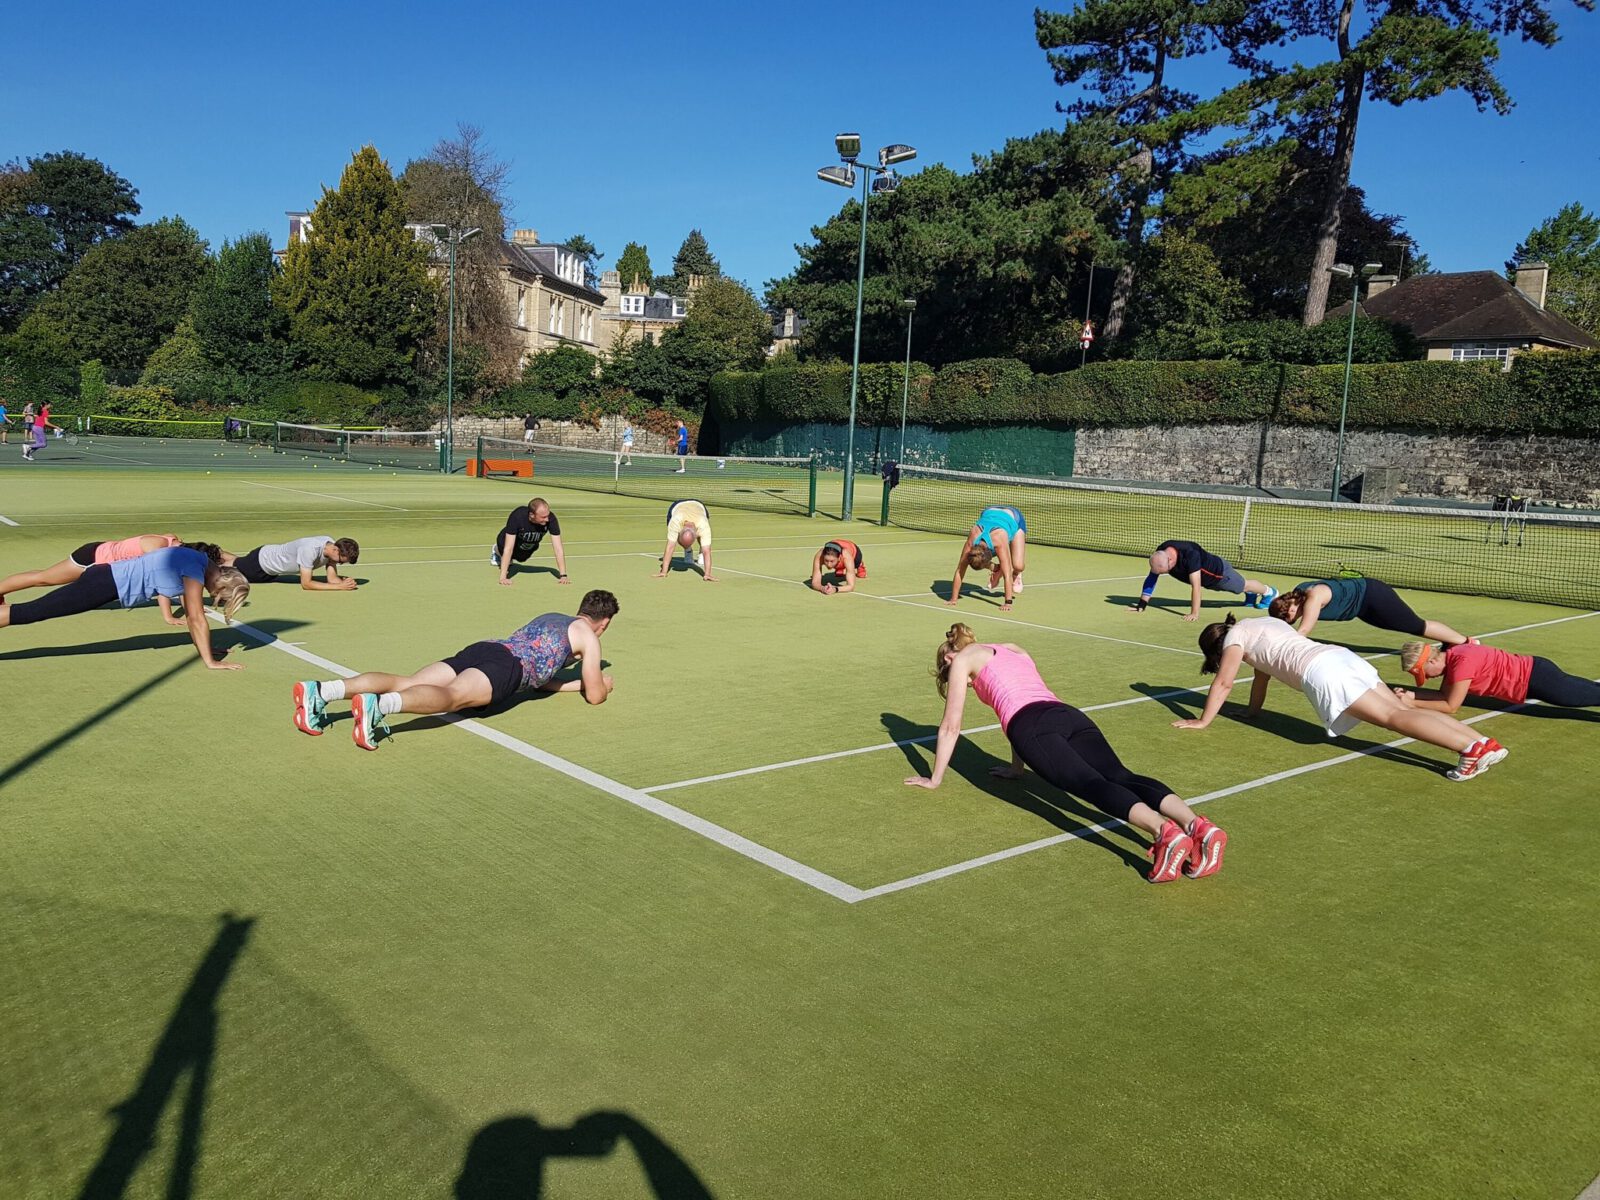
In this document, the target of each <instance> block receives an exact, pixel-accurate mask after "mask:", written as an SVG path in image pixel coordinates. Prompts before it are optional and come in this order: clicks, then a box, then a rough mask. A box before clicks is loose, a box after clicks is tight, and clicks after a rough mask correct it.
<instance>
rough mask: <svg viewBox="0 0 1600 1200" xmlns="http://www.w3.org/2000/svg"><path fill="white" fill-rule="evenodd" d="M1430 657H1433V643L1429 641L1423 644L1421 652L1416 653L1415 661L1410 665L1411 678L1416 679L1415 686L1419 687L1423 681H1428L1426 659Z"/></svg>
mask: <svg viewBox="0 0 1600 1200" xmlns="http://www.w3.org/2000/svg"><path fill="white" fill-rule="evenodd" d="M1432 657H1433V643H1432V642H1429V643H1428V644H1427V645H1425V646H1423V648H1422V653H1421V654H1419V655H1417V661H1416V662H1414V663H1413V664H1412V665H1411V678H1413V679H1415V680H1416V681H1417V686H1418V687H1421V686H1422V685H1423V684H1424V683H1426V682H1427V681H1428V675H1427V666H1428V659H1430V658H1432Z"/></svg>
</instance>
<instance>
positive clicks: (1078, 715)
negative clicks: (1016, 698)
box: [1006, 701, 1173, 821]
mask: <svg viewBox="0 0 1600 1200" xmlns="http://www.w3.org/2000/svg"><path fill="white" fill-rule="evenodd" d="M1006 736H1007V737H1008V738H1010V739H1011V746H1012V749H1014V750H1015V751H1016V752H1017V753H1018V754H1019V755H1020V756H1021V757H1022V761H1023V762H1025V763H1027V764H1028V766H1030V767H1032V768H1033V770H1034V772H1035V773H1036V774H1037V775H1038V776H1039V777H1040V778H1041V779H1044V780H1046V781H1047V782H1049V783H1051V784H1053V785H1055V786H1056V787H1058V788H1060V789H1061V790H1062V791H1064V792H1066V793H1068V794H1069V795H1072V796H1076V797H1077V798H1078V799H1080V800H1085V801H1087V802H1088V803H1090V804H1092V805H1094V806H1095V807H1096V808H1098V809H1099V810H1100V811H1101V812H1103V813H1108V814H1110V815H1111V816H1113V817H1117V818H1119V819H1121V820H1124V821H1126V820H1127V819H1128V813H1129V812H1130V811H1132V809H1133V806H1134V805H1135V804H1139V803H1141V802H1142V803H1144V804H1148V805H1149V806H1150V807H1151V808H1154V809H1157V810H1159V809H1160V806H1161V801H1162V800H1164V799H1165V798H1166V797H1168V796H1170V795H1172V794H1173V791H1172V789H1171V788H1169V787H1168V786H1167V785H1166V784H1164V783H1162V782H1161V781H1160V780H1159V779H1152V778H1150V777H1149V776H1148V775H1135V774H1134V773H1133V772H1132V771H1130V770H1128V768H1127V767H1125V766H1123V765H1122V760H1121V759H1119V758H1118V757H1117V752H1116V751H1115V750H1113V749H1112V748H1111V743H1109V742H1107V741H1106V737H1105V734H1103V733H1101V732H1100V727H1099V726H1098V725H1096V724H1095V723H1094V722H1093V721H1091V720H1090V719H1089V718H1088V717H1087V716H1085V715H1084V714H1083V713H1082V712H1080V711H1078V710H1077V709H1076V708H1073V707H1072V706H1071V705H1070V704H1061V703H1059V702H1057V703H1051V702H1049V701H1041V702H1040V703H1038V704H1030V705H1028V706H1027V707H1026V708H1024V709H1023V710H1022V711H1021V712H1019V713H1018V714H1017V715H1016V716H1014V717H1012V718H1011V727H1010V728H1009V729H1008V730H1007V731H1006Z"/></svg>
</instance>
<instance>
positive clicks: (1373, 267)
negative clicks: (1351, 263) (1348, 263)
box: [1361, 263, 1383, 279]
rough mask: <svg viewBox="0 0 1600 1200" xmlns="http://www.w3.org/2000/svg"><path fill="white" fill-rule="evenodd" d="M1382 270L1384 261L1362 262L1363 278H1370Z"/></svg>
mask: <svg viewBox="0 0 1600 1200" xmlns="http://www.w3.org/2000/svg"><path fill="white" fill-rule="evenodd" d="M1381 270H1383V264H1382V263H1362V264H1361V277H1362V278H1363V279H1370V278H1371V277H1372V276H1374V275H1376V274H1377V273H1378V272H1379V271H1381Z"/></svg>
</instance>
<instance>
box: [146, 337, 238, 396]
mask: <svg viewBox="0 0 1600 1200" xmlns="http://www.w3.org/2000/svg"><path fill="white" fill-rule="evenodd" d="M139 386H141V387H160V388H166V389H167V390H168V391H169V392H171V393H172V396H173V399H175V400H176V401H177V402H178V403H179V404H180V405H182V406H183V407H185V408H205V407H207V406H209V405H211V404H215V403H217V402H218V401H219V400H224V399H226V398H227V396H226V393H227V391H228V386H227V380H226V378H225V377H224V376H223V375H222V374H221V373H220V372H219V371H218V370H217V369H216V368H215V367H214V366H213V365H212V364H211V362H210V361H208V359H207V357H206V354H205V351H204V350H203V349H202V348H201V344H200V338H199V336H198V335H197V334H196V333H195V328H194V321H193V320H192V319H189V318H185V319H184V320H183V321H181V322H179V324H178V327H177V328H176V329H175V330H173V331H172V336H171V337H169V338H168V339H167V340H166V341H164V342H162V343H161V345H160V346H158V347H156V350H155V352H154V353H153V354H151V355H150V358H149V361H147V362H146V363H145V365H144V370H143V371H142V372H141V373H140V375H139Z"/></svg>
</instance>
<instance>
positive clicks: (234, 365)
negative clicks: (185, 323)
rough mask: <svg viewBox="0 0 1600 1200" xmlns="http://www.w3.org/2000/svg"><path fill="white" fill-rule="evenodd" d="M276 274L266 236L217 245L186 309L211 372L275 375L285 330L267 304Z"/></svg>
mask: <svg viewBox="0 0 1600 1200" xmlns="http://www.w3.org/2000/svg"><path fill="white" fill-rule="evenodd" d="M277 275H278V262H277V259H276V258H275V257H274V255H273V253H272V241H271V239H270V238H268V236H267V235H266V234H264V233H247V234H245V236H243V237H242V238H240V239H239V240H238V241H236V242H224V243H223V244H222V249H221V250H220V251H218V252H217V258H216V264H215V266H214V267H213V269H212V270H211V271H210V272H209V273H208V274H207V275H206V277H205V278H204V279H203V280H202V281H201V283H200V286H199V287H198V288H196V289H195V294H194V299H193V301H192V302H191V304H190V308H189V315H190V317H191V318H192V332H193V334H194V337H195V339H196V343H197V345H198V346H199V349H200V352H201V353H202V354H203V355H204V356H205V360H206V362H207V363H208V364H209V365H210V367H211V369H212V371H213V372H222V373H226V374H230V375H237V376H246V377H248V376H267V375H274V374H277V373H279V372H280V371H281V369H282V367H283V365H284V361H285V347H284V335H285V329H284V322H283V314H282V313H281V312H280V311H279V310H278V309H277V308H275V307H274V306H273V303H272V284H273V281H274V279H276V278H277ZM174 390H176V389H174Z"/></svg>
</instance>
